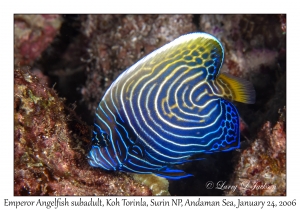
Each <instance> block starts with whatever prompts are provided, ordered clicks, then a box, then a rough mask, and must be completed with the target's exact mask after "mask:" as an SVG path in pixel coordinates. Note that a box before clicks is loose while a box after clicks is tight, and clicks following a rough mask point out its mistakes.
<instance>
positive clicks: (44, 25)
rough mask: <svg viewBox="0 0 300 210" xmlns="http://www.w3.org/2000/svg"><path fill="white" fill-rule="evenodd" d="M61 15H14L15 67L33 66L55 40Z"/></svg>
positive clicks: (60, 22)
mask: <svg viewBox="0 0 300 210" xmlns="http://www.w3.org/2000/svg"><path fill="white" fill-rule="evenodd" d="M61 24H62V18H61V15H54V14H53V15H21V14H19V15H14V51H15V52H14V57H15V62H14V63H15V65H18V66H23V65H31V64H32V63H33V62H34V61H35V60H36V59H37V58H39V57H40V56H41V54H42V52H43V51H44V50H45V49H46V48H47V47H48V46H49V44H50V43H51V42H52V41H53V40H54V37H55V36H56V35H57V34H58V32H59V29H60V26H61Z"/></svg>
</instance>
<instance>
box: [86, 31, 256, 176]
mask: <svg viewBox="0 0 300 210" xmlns="http://www.w3.org/2000/svg"><path fill="white" fill-rule="evenodd" d="M223 60H224V49H223V47H222V44H221V43H220V42H219V41H218V40H217V39H216V38H215V37H213V36H211V35H209V34H207V33H191V34H187V35H183V36H181V37H179V38H177V39H175V40H174V41H172V42H170V43H169V44H166V45H164V46H163V47H161V48H159V49H157V50H155V51H154V52H152V53H150V54H149V55H147V56H146V57H144V58H143V59H141V60H140V61H138V62H137V63H136V64H134V65H133V66H131V67H130V68H129V69H127V70H126V71H124V72H123V73H122V74H121V75H120V76H119V77H118V78H117V79H116V80H115V81H114V82H113V83H112V85H111V86H110V87H109V89H108V90H107V91H106V93H105V95H104V96H103V98H102V100H101V101H100V103H99V106H98V107H97V110H96V113H95V121H94V130H93V137H92V148H91V150H90V152H89V155H88V159H89V160H88V161H89V163H90V165H91V166H94V167H100V168H103V169H105V170H115V171H124V172H132V173H140V174H149V173H154V174H156V175H158V176H162V177H166V178H169V179H180V178H183V177H187V176H190V174H186V173H185V172H184V171H182V170H179V169H176V167H175V165H176V164H181V163H184V162H187V161H191V159H190V157H191V156H193V155H195V154H198V153H212V152H219V151H229V150H233V149H236V148H239V145H240V133H239V114H238V111H237V109H236V107H235V106H234V105H233V104H232V103H231V102H230V101H232V100H234V101H239V102H243V103H249V104H251V103H254V102H255V91H254V88H253V86H252V84H251V83H249V82H248V81H245V80H243V79H240V78H236V77H233V76H231V75H229V74H226V73H220V69H221V66H222V63H223Z"/></svg>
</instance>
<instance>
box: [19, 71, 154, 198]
mask: <svg viewBox="0 0 300 210" xmlns="http://www.w3.org/2000/svg"><path fill="white" fill-rule="evenodd" d="M14 81H15V82H14V83H15V84H14V125H15V126H14V195H151V194H152V193H151V190H150V189H149V188H148V187H146V186H144V185H142V184H139V183H137V182H135V181H134V180H133V178H132V177H130V176H128V175H126V174H113V173H106V172H103V171H101V170H97V169H95V168H92V167H91V166H89V164H88V162H87V160H86V153H87V151H86V149H87V148H88V143H89V142H90V139H89V137H90V127H89V126H87V125H86V124H85V123H83V122H82V121H80V120H79V119H78V118H77V117H76V115H75V114H74V112H73V110H72V109H70V108H68V107H65V105H64V100H63V99H61V98H59V97H58V96H57V94H56V92H55V91H54V90H53V89H51V88H48V87H45V86H44V85H42V84H40V83H39V81H38V79H37V78H36V77H35V76H33V75H32V74H31V73H30V72H26V71H23V70H20V69H16V70H15V71H14Z"/></svg>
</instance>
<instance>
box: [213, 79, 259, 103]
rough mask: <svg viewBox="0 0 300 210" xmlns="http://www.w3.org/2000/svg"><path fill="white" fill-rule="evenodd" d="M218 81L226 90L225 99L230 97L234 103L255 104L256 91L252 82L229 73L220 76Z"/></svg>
mask: <svg viewBox="0 0 300 210" xmlns="http://www.w3.org/2000/svg"><path fill="white" fill-rule="evenodd" d="M216 81H217V82H218V84H220V85H221V86H222V87H223V88H224V89H223V91H222V92H223V94H224V97H225V98H226V97H228V95H229V98H232V100H234V101H238V102H242V103H246V104H254V103H255V97H256V96H255V90H254V87H253V85H252V84H251V82H249V81H247V80H244V79H242V78H238V77H235V76H232V75H230V74H227V73H221V74H219V75H218V76H217V78H216Z"/></svg>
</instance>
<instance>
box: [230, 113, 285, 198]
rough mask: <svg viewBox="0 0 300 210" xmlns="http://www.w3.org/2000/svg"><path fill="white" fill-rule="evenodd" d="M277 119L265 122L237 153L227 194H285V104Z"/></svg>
mask: <svg viewBox="0 0 300 210" xmlns="http://www.w3.org/2000/svg"><path fill="white" fill-rule="evenodd" d="M280 112H281V116H280V119H279V121H278V122H277V123H276V124H275V125H274V126H272V124H271V122H269V121H268V122H266V123H265V124H264V125H263V127H262V129H261V131H260V132H259V133H258V136H257V138H256V139H255V141H254V142H253V143H252V144H251V146H250V147H249V148H247V149H245V150H244V151H243V152H242V154H241V156H240V157H239V162H238V164H237V166H236V169H235V173H234V176H233V178H232V180H231V181H230V182H229V185H230V186H237V189H236V190H235V191H232V190H228V191H225V194H226V195H286V132H285V108H283V109H281V110H280Z"/></svg>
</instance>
